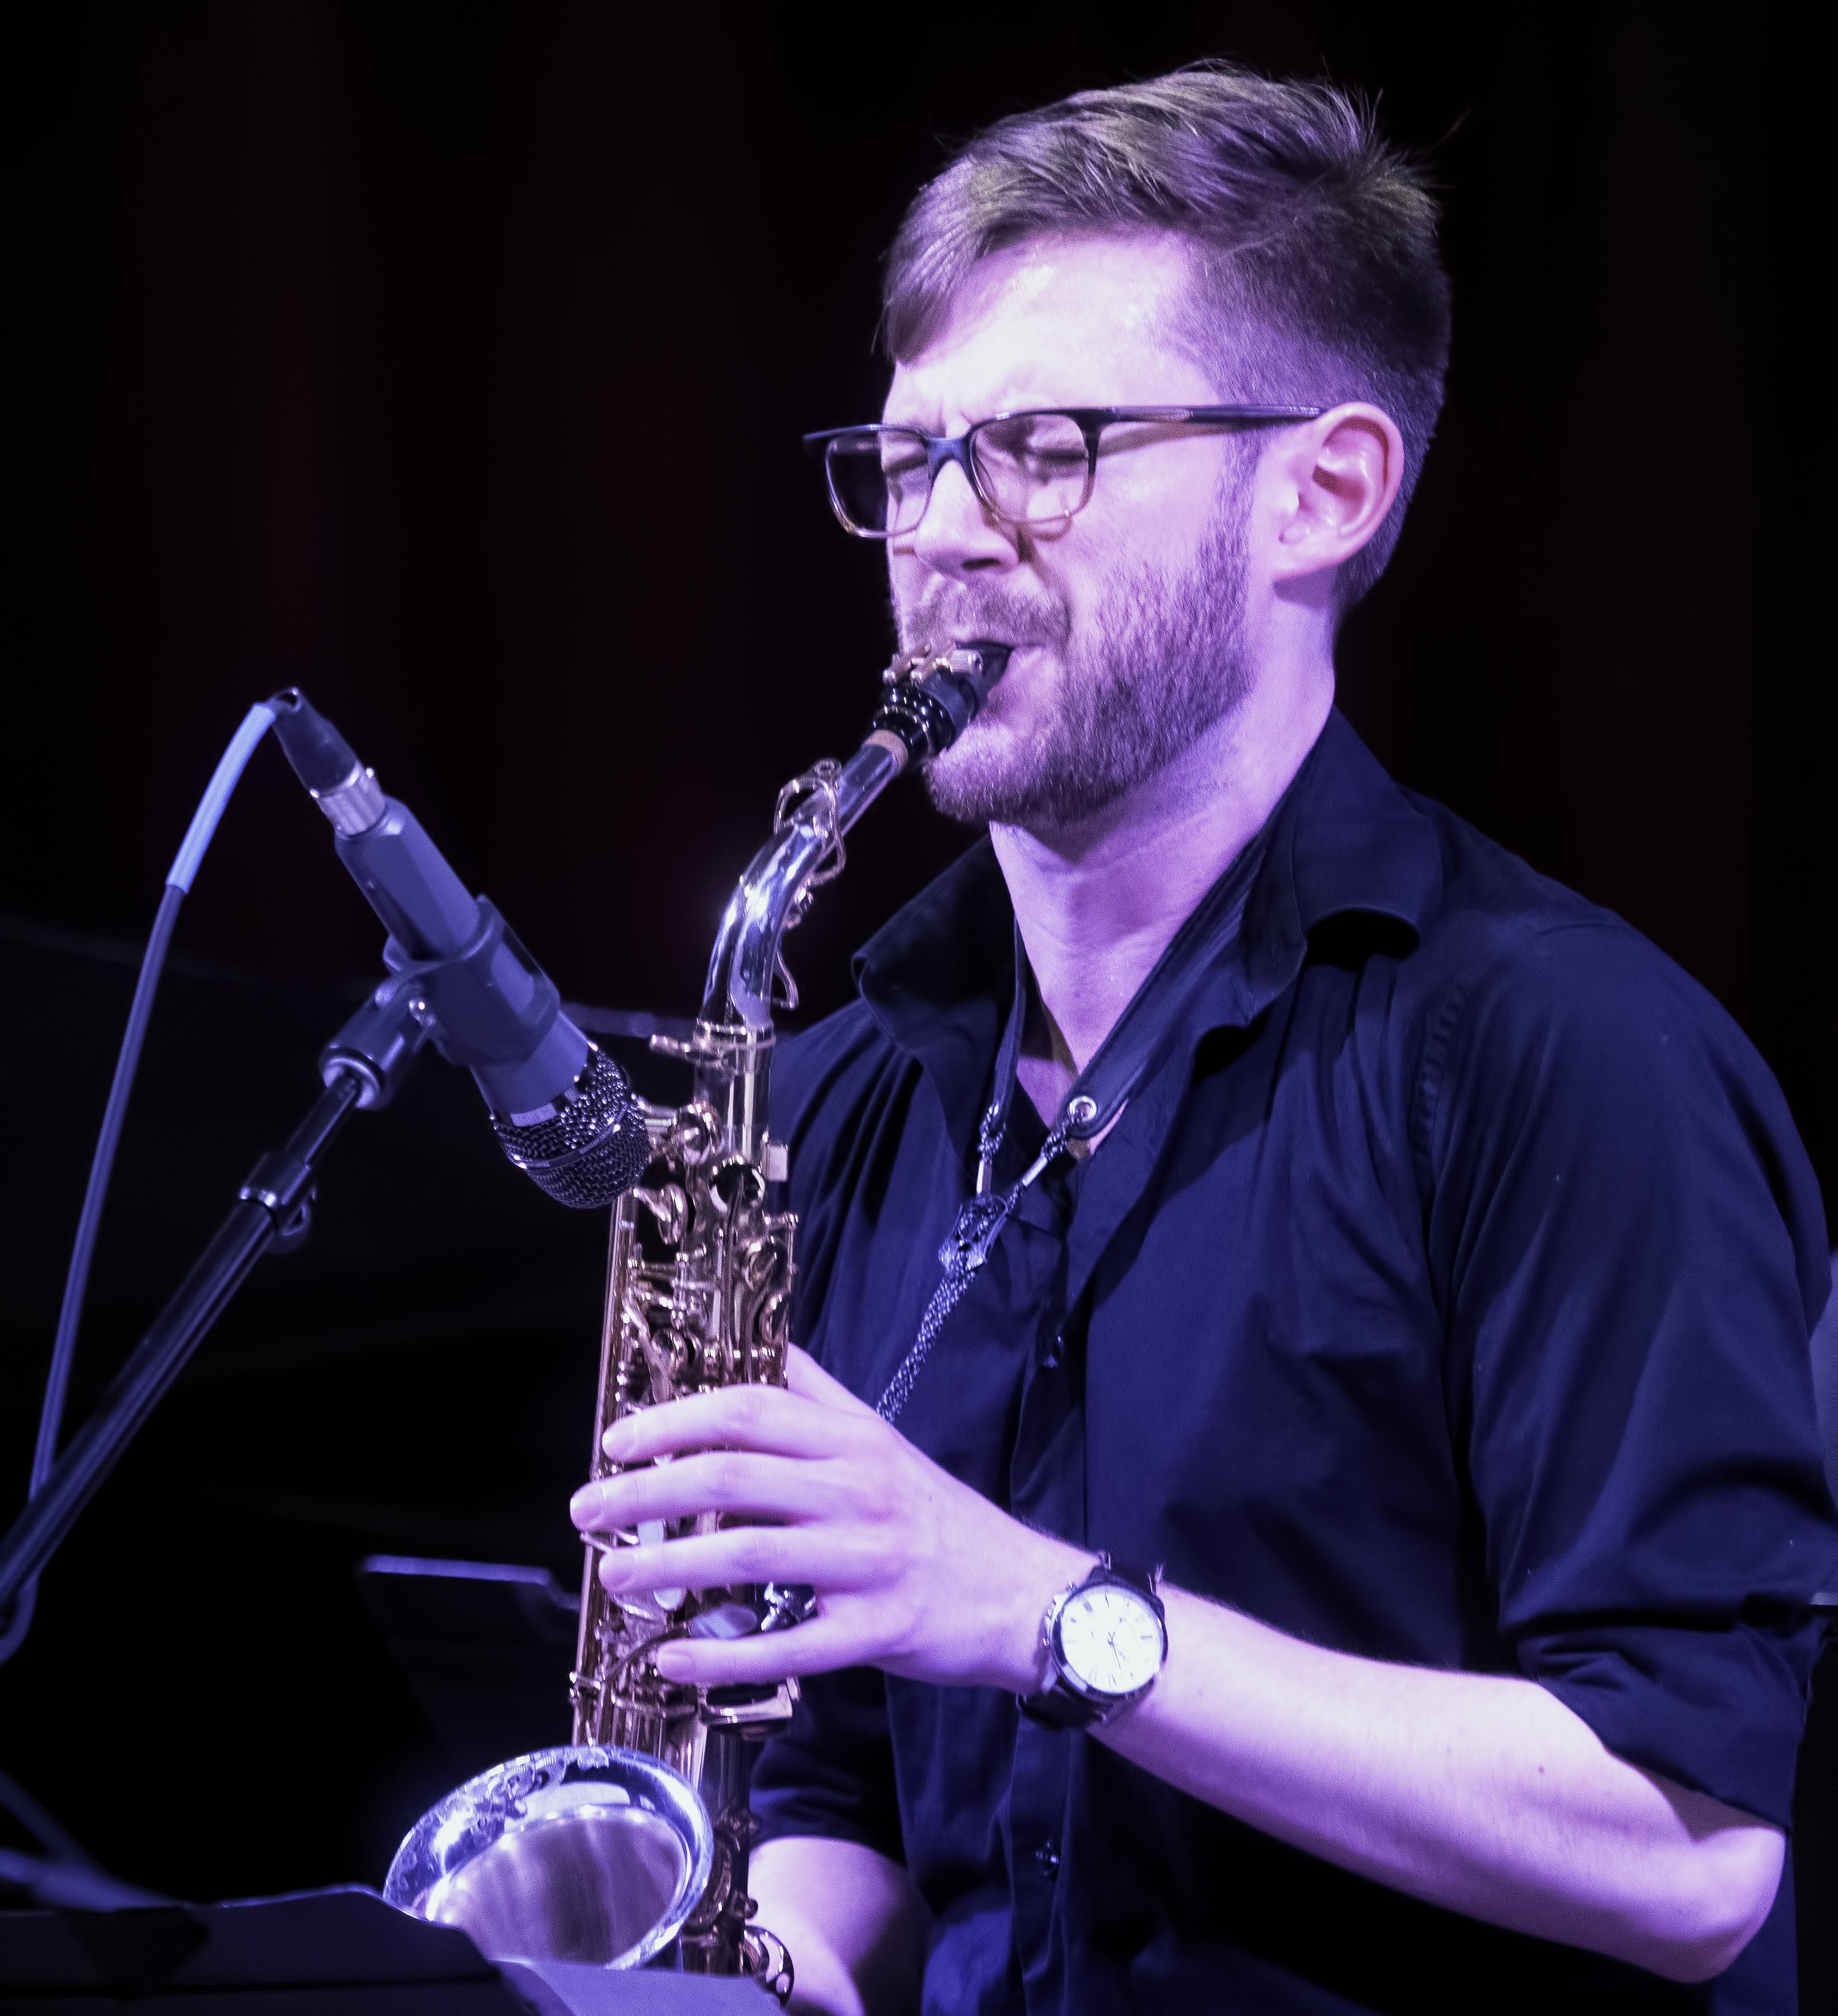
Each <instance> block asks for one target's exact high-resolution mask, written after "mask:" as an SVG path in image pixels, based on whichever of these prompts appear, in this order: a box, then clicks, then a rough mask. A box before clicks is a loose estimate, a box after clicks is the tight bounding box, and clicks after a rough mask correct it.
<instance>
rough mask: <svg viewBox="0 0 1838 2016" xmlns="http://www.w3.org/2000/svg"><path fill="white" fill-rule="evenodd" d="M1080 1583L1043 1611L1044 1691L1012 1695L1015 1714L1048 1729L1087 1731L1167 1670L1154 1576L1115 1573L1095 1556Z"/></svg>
mask: <svg viewBox="0 0 1838 2016" xmlns="http://www.w3.org/2000/svg"><path fill="white" fill-rule="evenodd" d="M1097 1559H1098V1565H1097V1567H1096V1568H1094V1569H1093V1570H1092V1571H1091V1572H1090V1575H1087V1577H1086V1578H1085V1579H1084V1580H1083V1582H1074V1583H1073V1584H1072V1587H1071V1588H1070V1589H1061V1591H1060V1593H1059V1594H1058V1596H1056V1597H1054V1599H1053V1600H1052V1601H1051V1603H1050V1604H1047V1615H1046V1616H1045V1617H1044V1618H1043V1619H1042V1620H1041V1624H1040V1637H1041V1641H1042V1643H1043V1644H1044V1645H1045V1646H1046V1648H1047V1684H1046V1686H1045V1687H1043V1688H1042V1690H1040V1693H1039V1694H1018V1695H1017V1696H1016V1697H1015V1698H1016V1700H1017V1701H1018V1702H1019V1703H1020V1705H1021V1712H1022V1714H1023V1715H1025V1716H1026V1717H1027V1718H1028V1719H1029V1721H1030V1722H1037V1723H1042V1724H1043V1725H1044V1726H1046V1727H1047V1728H1048V1729H1090V1728H1091V1727H1092V1726H1094V1724H1096V1723H1102V1722H1108V1720H1109V1719H1110V1718H1111V1717H1112V1715H1115V1713H1116V1712H1117V1710H1118V1709H1119V1708H1126V1707H1127V1706H1128V1705H1129V1704H1130V1702H1131V1701H1137V1700H1140V1699H1141V1697H1142V1696H1143V1695H1144V1694H1147V1693H1148V1690H1149V1689H1150V1688H1151V1687H1153V1686H1154V1684H1155V1676H1156V1675H1157V1674H1158V1673H1159V1672H1161V1670H1162V1667H1163V1666H1164V1665H1166V1663H1167V1658H1168V1621H1167V1612H1166V1610H1164V1609H1163V1607H1162V1599H1161V1598H1160V1597H1159V1596H1157V1595H1156V1593H1155V1590H1156V1588H1157V1586H1158V1585H1159V1583H1160V1582H1161V1579H1162V1571H1161V1570H1160V1569H1159V1568H1120V1567H1118V1566H1116V1565H1115V1564H1113V1563H1112V1560H1111V1557H1110V1556H1109V1555H1108V1554H1100V1555H1099V1556H1098V1557H1097Z"/></svg>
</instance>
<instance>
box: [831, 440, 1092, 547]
mask: <svg viewBox="0 0 1838 2016" xmlns="http://www.w3.org/2000/svg"><path fill="white" fill-rule="evenodd" d="M970 453H971V459H972V460H973V461H974V462H975V465H976V474H977V483H978V488H980V489H981V491H982V495H983V499H984V501H985V502H986V503H988V504H989V506H991V507H992V508H993V509H994V510H995V511H996V513H998V515H1000V517H1004V518H1006V519H1007V520H1010V521H1011V523H1015V524H1040V523H1043V522H1047V521H1049V520H1054V519H1064V518H1069V517H1072V514H1073V513H1075V512H1076V511H1079V510H1081V509H1083V507H1084V505H1085V503H1086V501H1087V499H1088V498H1089V497H1090V495H1091V457H1090V452H1089V451H1088V450H1087V447H1086V445H1085V436H1084V434H1083V431H1082V430H1080V428H1079V424H1078V423H1077V422H1076V420H1074V419H1070V418H1069V417H1068V416H1066V415H1065V414H1064V413H1024V414H1020V415H1018V416H1015V417H1014V418H1013V419H998V420H988V421H986V422H984V423H983V424H982V426H981V427H977V428H975V429H974V430H972V433H971V441H970ZM825 459H826V463H827V468H828V472H829V477H830V488H831V494H832V495H834V498H835V500H836V504H837V507H838V509H839V510H840V511H841V512H842V515H843V517H845V518H846V519H847V520H848V521H849V524H851V525H852V526H853V527H855V528H856V530H857V531H862V532H867V533H869V534H871V535H878V536H880V537H881V538H892V537H893V536H895V535H897V534H899V533H902V532H910V531H911V530H912V529H913V527H914V526H915V525H917V524H918V522H919V520H921V518H922V517H924V515H925V506H926V504H927V502H928V499H930V497H931V495H932V477H931V474H930V465H929V459H928V454H927V448H926V440H925V437H924V435H923V434H908V433H906V432H905V431H904V430H902V429H899V428H897V427H887V428H882V429H880V430H877V431H876V432H874V433H873V434H850V435H845V436H843V437H841V438H840V439H838V440H835V441H831V443H830V445H829V448H828V449H827V454H826V458H825Z"/></svg>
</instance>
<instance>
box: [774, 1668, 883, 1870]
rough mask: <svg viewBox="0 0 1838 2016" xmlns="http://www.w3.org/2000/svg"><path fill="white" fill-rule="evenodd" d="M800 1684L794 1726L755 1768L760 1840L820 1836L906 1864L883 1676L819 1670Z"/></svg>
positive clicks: (776, 1740) (869, 1671)
mask: <svg viewBox="0 0 1838 2016" xmlns="http://www.w3.org/2000/svg"><path fill="white" fill-rule="evenodd" d="M753 1811H754V1813H755V1816H757V1818H758V1819H759V1822H760V1836H759V1838H760V1839H761V1840H762V1841H780V1840H784V1839H787V1838H792V1837H795V1836H798V1835H811V1834H818V1835H822V1836H823V1837H825V1838H828V1839H830V1840H833V1841H860V1843H861V1845H863V1847H864V1848H871V1849H874V1851H875V1852H877V1853H878V1854H880V1855H884V1856H886V1857H887V1859H888V1860H889V1861H890V1862H903V1861H904V1860H905V1859H906V1856H905V1851H904V1848H903V1843H902V1840H901V1834H900V1815H899V1797H898V1795H897V1793H896V1789H895V1784H894V1770H893V1746H892V1741H891V1739H890V1738H889V1736H888V1726H887V1683H886V1681H885V1679H884V1678H883V1677H882V1676H881V1674H880V1673H879V1672H876V1671H875V1670H874V1669H873V1668H872V1667H869V1666H851V1667H846V1668H845V1669H843V1670H842V1671H841V1672H834V1673H816V1674H813V1675H811V1676H809V1678H807V1679H805V1680H804V1681H803V1682H802V1699H801V1700H800V1701H799V1702H798V1709H797V1712H796V1713H795V1715H793V1717H792V1719H791V1727H790V1728H789V1729H788V1730H786V1732H785V1733H784V1735H782V1736H775V1737H772V1738H770V1739H769V1741H767V1742H766V1744H765V1745H764V1746H763V1747H762V1750H761V1751H760V1754H759V1758H758V1759H757V1761H756V1762H755V1764H754V1766H753Z"/></svg>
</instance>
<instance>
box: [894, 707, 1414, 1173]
mask: <svg viewBox="0 0 1838 2016" xmlns="http://www.w3.org/2000/svg"><path fill="white" fill-rule="evenodd" d="M1267 833H1268V836H1269V841H1268V848H1267V852H1266V854H1265V857H1264V860H1263V867H1262V869H1261V870H1260V873H1259V875H1258V877H1257V880H1256V884H1255V885H1254V886H1253V887H1252V891H1251V893H1250V896H1249V899H1248V900H1247V902H1246V903H1245V912H1244V918H1243V922H1242V925H1241V926H1240V929H1239V933H1238V941H1237V944H1236V945H1235V946H1234V950H1233V951H1232V952H1229V953H1227V955H1226V956H1225V957H1224V959H1222V960H1221V962H1220V970H1219V973H1218V975H1217V977H1216V981H1215V982H1214V983H1213V985H1209V986H1208V987H1207V988H1204V989H1202V991H1201V992H1200V994H1199V995H1198V997H1197V998H1196V999H1195V1003H1194V1006H1195V1010H1196V1011H1198V1013H1200V1014H1201V1015H1202V1017H1204V1018H1205V1019H1206V1021H1207V1023H1208V1024H1209V1026H1215V1027H1216V1026H1219V1025H1220V1024H1224V1023H1242V1022H1245V1021H1249V1020H1250V1019H1251V1017H1252V1016H1254V1015H1256V1013H1259V1012H1260V1010H1261V1009H1262V1008H1263V1006H1266V1005H1267V1003H1269V1002H1270V1000H1271V999H1274V997H1275V995H1278V993H1280V992H1281V991H1282V989H1283V988H1285V987H1286V986H1287V985H1288V984H1289V982H1290V981H1292V979H1293V978H1294V977H1295V976H1296V973H1297V972H1298V971H1299V970H1300V967H1301V964H1302V961H1303V956H1305V954H1306V950H1307V943H1308V938H1309V935H1310V933H1311V932H1313V931H1315V930H1316V929H1317V927H1320V926H1321V925H1322V924H1323V923H1326V922H1327V921H1328V919H1330V918H1332V917H1339V916H1346V915H1349V914H1357V915H1364V916H1375V917H1382V918H1387V919H1389V920H1392V921H1393V923H1397V924H1400V925H1402V926H1403V927H1404V928H1405V929H1407V931H1409V932H1410V933H1411V935H1412V937H1413V938H1416V939H1418V940H1419V941H1420V940H1421V938H1422V934H1423V931H1424V930H1425V927H1426V926H1427V924H1428V923H1429V920H1430V918H1431V916H1433V913H1434V912H1435V909H1436V905H1437V903H1438V901H1439V899H1440V895H1441V888H1442V867H1441V859H1440V851H1439V849H1438V848H1437V845H1436V835H1435V832H1434V830H1433V828H1432V826H1431V825H1430V823H1429V820H1428V819H1425V817H1424V815H1423V814H1422V812H1419V811H1418V809H1417V808H1416V807H1415V805H1413V804H1412V803H1411V801H1410V799H1409V798H1408V797H1406V796H1405V794H1404V792H1403V791H1401V790H1400V789H1399V788H1398V787H1397V785H1396V784H1394V783H1393V782H1392V780H1391V779H1390V778H1389V777H1388V776H1386V773H1385V772H1384V770H1383V769H1382V768H1381V767H1380V766H1379V764H1378V761H1377V759H1376V758H1375V757H1374V756H1373V755H1372V754H1371V751H1369V750H1368V748H1367V747H1366V746H1365V744H1364V743H1363V742H1361V741H1360V739H1359V737H1358V736H1357V734H1355V733H1354V732H1353V728H1352V725H1351V724H1350V722H1348V721H1347V719H1346V717H1345V715H1342V713H1341V712H1340V711H1339V709H1338V708H1335V710H1334V711H1332V713H1331V714H1330V715H1328V720H1327V723H1326V725H1325V726H1324V728H1323V729H1322V730H1321V734H1320V735H1319V736H1317V739H1316V741H1315V743H1314V747H1313V748H1312V749H1310V751H1309V753H1308V754H1307V755H1306V757H1305V758H1303V762H1302V766H1301V768H1300V769H1299V770H1298V771H1297V772H1296V776H1295V777H1294V779H1292V782H1291V783H1290V785H1289V787H1288V790H1286V791H1285V793H1284V794H1283V796H1282V797H1281V800H1280V801H1278V805H1277V807H1276V809H1275V810H1274V812H1272V813H1271V814H1270V821H1269V824H1268V826H1267ZM1230 872H1231V871H1230V870H1229V869H1227V873H1228V874H1229V873H1230ZM1014 916H1015V913H1014V910H1013V909H1012V907H1011V905H1010V903H1009V900H1008V891H1007V884H1005V883H1004V880H1003V879H1002V873H1001V869H1000V867H999V866H997V864H996V857H995V850H994V849H993V848H992V847H991V846H990V844H989V841H988V840H987V839H986V838H985V839H983V840H982V841H978V843H977V844H976V845H975V846H974V847H972V848H970V849H969V850H968V851H967V852H966V853H965V854H964V855H962V856H961V857H960V859H958V860H957V861H956V862H953V864H952V865H951V866H950V868H948V869H946V871H945V872H944V873H943V874H942V875H941V876H939V877H938V879H937V880H935V881H934V882H932V884H929V885H928V887H926V888H924V889H923V890H921V891H920V893H919V895H917V896H916V897H914V899H913V900H912V902H910V903H908V904H907V905H906V907H905V908H904V909H902V910H900V911H899V912H898V913H896V915H895V916H893V917H892V919H891V920H889V921H888V923H886V924H885V925H884V926H882V927H881V930H880V931H878V932H877V933H876V934H875V935H874V937H873V938H870V940H869V941H868V943H867V945H864V946H863V948H862V949H861V950H860V952H857V953H856V956H855V974H856V984H857V985H858V986H859V988H860V990H861V995H862V999H863V1002H864V1003H865V1004H866V1005H867V1009H868V1011H869V1013H870V1014H871V1015H872V1016H873V1017H874V1020H875V1021H876V1023H877V1024H878V1025H879V1027H880V1028H881V1031H882V1032H883V1033H884V1034H885V1035H886V1036H887V1038H888V1040H889V1041H890V1042H893V1043H895V1044H896V1045H897V1046H899V1048H900V1049H903V1050H906V1051H907V1052H908V1053H910V1054H911V1055H912V1056H913V1057H915V1058H916V1059H917V1060H918V1062H919V1063H920V1064H921V1066H922V1067H924V1070H925V1071H926V1074H927V1075H928V1077H929V1078H931V1079H932V1082H933V1084H934V1085H935V1086H936V1088H937V1089H938V1092H939V1097H940V1099H941V1100H942V1103H943V1105H944V1108H945V1119H946V1125H947V1127H948V1128H949V1129H950V1133H951V1136H952V1138H953V1139H960V1140H961V1139H971V1138H974V1136H975V1131H976V1126H977V1121H978V1118H979V1117H980V1113H981V1109H982V1100H983V1099H984V1096H985V1095H986V1093H987V1090H988V1088H989V1070H990V1064H991V1060H993V1057H994V1055H995V1052H996V1044H997V1042H999V1041H1000V1037H1001V1033H1002V1028H1003V1024H1004V1018H1005V1017H1006V1016H1007V1013H1008V1010H1009V1006H1010V1003H1011V1000H1012V999H1013V996H1014V991H1015V949H1014V940H1015V931H1014Z"/></svg>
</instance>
